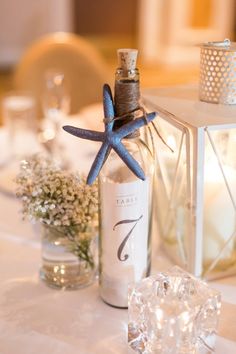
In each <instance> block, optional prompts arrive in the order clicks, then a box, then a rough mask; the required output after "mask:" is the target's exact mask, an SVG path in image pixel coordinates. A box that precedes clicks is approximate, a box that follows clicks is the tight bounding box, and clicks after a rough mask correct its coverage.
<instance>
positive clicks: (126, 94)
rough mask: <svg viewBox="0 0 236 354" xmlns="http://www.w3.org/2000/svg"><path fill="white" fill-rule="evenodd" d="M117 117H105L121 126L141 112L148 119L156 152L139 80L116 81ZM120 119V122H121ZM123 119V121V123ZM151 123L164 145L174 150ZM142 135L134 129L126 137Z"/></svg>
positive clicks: (107, 120)
mask: <svg viewBox="0 0 236 354" xmlns="http://www.w3.org/2000/svg"><path fill="white" fill-rule="evenodd" d="M115 109H116V112H115V114H116V115H115V117H108V118H104V120H103V121H104V122H105V123H111V122H116V123H118V124H116V125H115V128H119V127H120V126H121V125H123V124H126V123H128V122H130V121H132V120H133V119H135V118H137V117H139V116H140V114H138V113H140V112H141V114H142V116H143V117H144V119H145V121H146V125H147V128H148V132H149V135H150V139H151V144H152V150H153V154H155V144H154V138H153V133H152V130H151V128H150V126H149V122H148V120H147V112H146V110H145V109H144V107H142V106H141V105H140V90H139V81H133V82H130V81H129V82H122V81H116V83H115ZM119 121H120V124H119ZM121 121H122V123H121ZM151 125H152V127H153V129H154V131H155V133H156V134H157V136H158V137H159V138H160V139H161V141H162V142H163V144H164V145H166V146H167V147H168V148H169V149H170V150H171V152H174V151H173V149H172V148H171V147H170V146H169V145H168V144H167V143H166V142H165V140H164V138H163V137H162V136H161V134H160V133H159V131H158V129H157V127H156V125H155V123H154V122H153V121H152V122H151ZM139 135H140V133H139V130H136V131H134V132H133V133H131V134H129V135H128V136H126V138H128V139H129V138H136V137H138V136H139Z"/></svg>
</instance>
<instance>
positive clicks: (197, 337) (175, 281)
mask: <svg viewBox="0 0 236 354" xmlns="http://www.w3.org/2000/svg"><path fill="white" fill-rule="evenodd" d="M128 307H129V325H128V342H129V345H130V347H131V348H132V349H133V350H134V351H136V352H138V353H144V354H197V353H201V354H203V353H204V354H207V353H212V352H214V343H215V337H216V330H217V326H218V318H219V314H220V307H221V298H220V293H219V292H217V291H216V290H214V289H211V288H210V287H209V286H208V285H207V284H206V283H205V282H203V281H201V280H198V279H197V278H195V277H194V276H192V275H190V274H189V273H187V272H185V271H183V270H182V269H181V268H179V267H177V266H175V267H173V268H171V269H170V270H168V271H167V272H163V273H158V274H157V275H156V276H151V277H148V278H145V279H143V280H142V281H140V282H139V283H137V284H135V285H134V286H130V289H129V298H128Z"/></svg>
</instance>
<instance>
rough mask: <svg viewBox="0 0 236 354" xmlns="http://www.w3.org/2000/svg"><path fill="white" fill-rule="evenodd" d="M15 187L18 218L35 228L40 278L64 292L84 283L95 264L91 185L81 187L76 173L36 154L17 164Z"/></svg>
mask: <svg viewBox="0 0 236 354" xmlns="http://www.w3.org/2000/svg"><path fill="white" fill-rule="evenodd" d="M16 183H17V186H18V187H17V197H18V198H19V199H20V200H21V202H22V207H23V208H22V212H23V216H24V218H28V219H29V220H30V221H32V222H40V225H41V230H42V232H41V234H42V267H41V271H40V275H41V278H42V279H43V280H44V281H45V282H46V283H47V284H48V285H49V286H52V287H56V288H64V289H68V288H69V289H73V288H78V287H82V286H85V285H88V284H90V283H91V282H92V281H93V279H94V275H95V273H96V264H97V262H96V236H97V223H98V191H97V184H96V183H95V184H93V186H88V185H86V182H85V178H84V177H83V176H82V175H79V174H75V173H71V172H68V171H63V170H62V169H61V168H60V167H59V166H58V165H57V164H56V163H55V162H53V161H51V160H49V159H48V158H45V157H43V156H40V155H33V156H32V157H30V158H29V159H28V160H24V161H22V162H21V169H20V173H19V174H18V176H17V178H16Z"/></svg>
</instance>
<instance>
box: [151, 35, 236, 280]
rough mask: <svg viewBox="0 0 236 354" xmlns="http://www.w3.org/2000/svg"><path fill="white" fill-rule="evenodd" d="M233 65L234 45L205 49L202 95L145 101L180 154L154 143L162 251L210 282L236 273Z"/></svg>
mask: <svg viewBox="0 0 236 354" xmlns="http://www.w3.org/2000/svg"><path fill="white" fill-rule="evenodd" d="M226 58H227V59H226ZM235 58H236V44H235V43H230V42H228V41H226V42H225V41H224V42H217V43H207V44H205V45H204V46H203V48H202V54H201V79H200V89H199V90H198V88H197V87H195V86H191V85H186V86H180V87H173V88H170V87H169V88H163V89H155V90H150V91H149V92H146V94H145V98H146V104H147V106H148V107H149V108H150V109H155V110H157V112H158V113H159V118H158V129H159V132H160V133H161V135H162V136H163V138H164V139H165V141H166V142H167V143H168V144H169V145H170V146H171V147H172V149H173V151H174V152H173V153H172V152H170V151H169V150H168V149H167V148H166V146H164V145H163V144H161V143H160V141H159V140H158V139H157V140H156V151H157V165H158V168H157V170H158V174H157V179H158V182H157V184H158V188H157V189H156V199H155V201H156V205H157V208H156V209H155V212H156V219H157V222H158V226H159V234H160V237H161V239H162V246H163V248H164V249H165V251H166V253H167V254H168V255H169V256H170V258H171V259H172V261H173V263H175V264H179V265H181V266H182V267H183V268H185V269H186V270H188V271H189V272H191V273H193V274H194V275H196V276H203V277H204V278H206V279H210V278H217V277H222V276H226V275H230V274H235V273H236V246H235V245H236V243H235V240H236V163H235V149H236V138H235V137H236V106H235V103H236V101H235V92H236V71H235ZM213 87H214V90H213ZM207 88H208V89H207ZM199 97H200V99H201V101H199ZM203 98H204V102H203ZM206 101H207V102H206ZM213 102H215V104H213ZM226 103H227V104H226ZM233 103H234V104H233Z"/></svg>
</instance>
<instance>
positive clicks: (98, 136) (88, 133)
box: [63, 125, 104, 141]
mask: <svg viewBox="0 0 236 354" xmlns="http://www.w3.org/2000/svg"><path fill="white" fill-rule="evenodd" d="M63 129H64V130H65V131H66V132H67V133H70V134H72V135H75V136H77V137H79V138H81V139H87V140H92V141H103V139H104V133H103V132H96V131H93V130H89V129H81V128H77V127H72V126H71V125H64V127H63Z"/></svg>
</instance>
